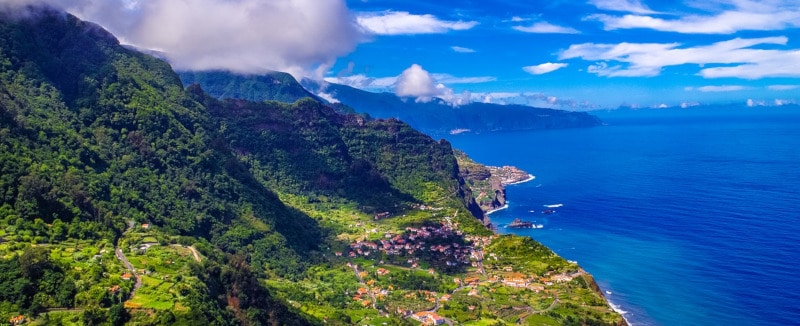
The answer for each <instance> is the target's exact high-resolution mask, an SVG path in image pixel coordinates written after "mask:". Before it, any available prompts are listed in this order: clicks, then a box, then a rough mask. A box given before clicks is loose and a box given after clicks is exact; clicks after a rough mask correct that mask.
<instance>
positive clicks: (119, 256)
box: [114, 221, 142, 300]
mask: <svg viewBox="0 0 800 326" xmlns="http://www.w3.org/2000/svg"><path fill="white" fill-rule="evenodd" d="M133 226H134V222H133V221H128V229H126V230H125V232H124V233H123V234H125V233H128V232H130V231H131V230H132V229H133ZM114 254H115V255H116V256H117V259H119V261H121V262H122V264H123V265H125V268H127V269H128V270H129V271H130V272H131V274H133V278H135V279H136V283H134V284H133V290H131V293H130V296H128V299H129V300H130V299H131V298H133V296H134V295H135V294H136V290H137V289H139V288H140V287H142V278H141V277H139V274H138V273H136V268H135V267H133V264H131V262H130V261H128V257H125V253H123V252H122V249H120V248H119V241H117V245H116V246H114Z"/></svg>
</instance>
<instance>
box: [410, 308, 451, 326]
mask: <svg viewBox="0 0 800 326" xmlns="http://www.w3.org/2000/svg"><path fill="white" fill-rule="evenodd" d="M411 319H414V320H416V321H418V322H420V323H422V324H423V325H441V324H444V322H445V320H444V318H442V317H441V316H439V315H437V314H436V313H435V312H432V311H420V312H418V313H415V314H413V315H411Z"/></svg>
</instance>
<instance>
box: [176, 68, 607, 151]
mask: <svg viewBox="0 0 800 326" xmlns="http://www.w3.org/2000/svg"><path fill="white" fill-rule="evenodd" d="M180 76H181V79H182V80H183V83H184V85H185V86H188V85H190V84H193V83H197V84H199V85H200V86H201V87H202V88H203V90H204V91H206V92H207V93H208V94H210V95H212V96H214V97H217V98H237V99H246V100H251V101H265V100H274V101H281V102H294V101H296V100H299V99H301V98H303V97H312V98H314V99H316V100H318V101H326V100H324V99H322V98H320V97H319V96H317V95H314V94H320V93H325V94H330V95H331V96H332V97H333V98H335V99H336V100H338V101H340V102H341V103H342V104H343V105H341V106H340V107H349V108H352V109H353V110H354V111H356V112H359V113H366V114H368V115H369V116H371V117H373V118H380V119H388V118H396V119H399V120H402V121H404V122H406V123H408V124H409V125H411V126H412V127H414V128H416V129H418V130H420V131H423V132H425V133H427V134H430V135H436V136H441V135H445V134H448V133H459V132H473V133H485V132H495V131H520V130H537V129H560V128H577V127H593V126H598V125H601V124H602V121H600V119H599V118H597V117H595V116H593V115H590V114H588V113H585V112H571V111H564V110H555V109H545V108H535V107H530V106H524V105H500V104H491V103H470V104H467V105H461V106H453V105H451V104H449V103H447V102H445V101H444V100H441V99H434V100H433V101H430V102H416V101H415V100H414V99H409V98H401V97H398V96H397V95H395V94H392V93H372V92H368V91H364V90H360V89H357V88H353V87H350V86H345V85H340V84H334V83H327V82H317V81H313V80H309V79H305V80H303V81H302V84H301V83H298V82H297V81H296V80H295V79H294V78H293V77H292V76H291V75H289V74H286V73H281V72H273V73H269V74H266V75H251V76H242V75H235V74H232V73H228V72H222V71H215V72H183V73H180Z"/></svg>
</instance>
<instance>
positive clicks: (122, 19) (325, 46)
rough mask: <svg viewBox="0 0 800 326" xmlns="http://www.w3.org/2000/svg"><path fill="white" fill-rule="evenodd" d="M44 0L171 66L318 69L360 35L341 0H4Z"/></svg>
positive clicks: (33, 0) (298, 73) (26, 0)
mask: <svg viewBox="0 0 800 326" xmlns="http://www.w3.org/2000/svg"><path fill="white" fill-rule="evenodd" d="M11 1H15V2H16V3H48V4H50V5H52V6H55V7H57V8H62V9H64V10H66V11H68V12H70V13H73V14H75V15H76V16H78V17H80V18H81V19H84V20H88V21H92V22H96V23H98V24H100V25H101V26H103V27H105V28H106V29H108V30H109V31H110V32H112V33H113V34H114V35H116V36H117V37H118V38H120V40H121V41H122V42H125V43H129V44H131V45H134V46H136V47H139V48H144V49H151V50H158V51H162V52H163V53H164V54H165V56H166V57H167V58H168V60H169V61H170V63H171V64H172V65H173V66H174V67H175V68H176V69H179V70H182V69H185V70H210V69H224V70H231V71H235V72H240V73H262V72H266V71H269V70H281V71H287V72H290V73H292V74H293V75H295V76H296V77H299V76H303V75H314V74H315V73H316V74H319V73H320V72H322V71H324V70H326V69H327V68H328V67H329V66H330V65H331V64H332V63H333V62H334V61H335V60H336V58H337V57H339V56H342V55H345V54H347V53H349V52H350V51H352V50H353V49H354V48H355V46H356V44H357V43H358V42H359V41H360V40H361V38H362V37H363V36H362V35H361V34H360V31H359V29H358V27H357V26H355V24H354V23H353V21H352V16H351V14H350V12H349V10H348V9H347V6H346V5H345V2H344V0H272V1H261V0H192V1H188V0H148V1H132V0H103V1H95V0H24V1H23V0H11Z"/></svg>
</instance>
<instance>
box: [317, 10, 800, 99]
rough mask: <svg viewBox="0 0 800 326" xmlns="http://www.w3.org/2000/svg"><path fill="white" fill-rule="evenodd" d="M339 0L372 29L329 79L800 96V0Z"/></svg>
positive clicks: (564, 93) (626, 93)
mask: <svg viewBox="0 0 800 326" xmlns="http://www.w3.org/2000/svg"><path fill="white" fill-rule="evenodd" d="M347 4H348V7H349V8H350V9H351V10H352V11H353V12H354V13H355V15H356V17H357V18H356V19H357V22H359V23H360V25H361V26H362V27H364V28H365V29H366V30H367V31H370V32H371V35H370V38H369V41H366V42H364V43H361V44H359V45H358V46H357V48H356V49H355V50H354V51H353V52H352V53H350V54H348V55H346V56H344V57H342V58H340V59H339V60H337V63H336V65H334V66H333V67H332V69H331V72H330V73H329V74H328V77H329V78H328V80H331V81H339V82H344V83H348V82H349V83H350V84H352V85H354V86H359V87H362V88H370V89H382V90H385V91H391V90H392V89H393V87H396V85H394V84H392V83H391V78H392V77H394V76H397V75H398V74H399V73H400V72H402V71H403V70H405V69H406V68H408V67H409V66H411V65H412V64H417V65H419V66H421V68H422V69H424V70H425V71H427V72H429V73H430V74H432V75H433V78H434V79H435V80H436V81H437V82H440V83H442V84H444V86H446V87H447V88H449V89H452V91H453V93H454V94H462V93H463V92H464V91H468V92H470V93H471V94H470V95H471V97H472V98H473V100H480V98H481V97H486V96H491V95H492V94H496V95H495V96H492V99H491V100H493V101H495V102H503V101H507V102H527V103H530V104H533V105H536V104H539V105H543V106H547V105H553V106H563V107H574V108H576V109H580V108H587V107H617V106H620V105H634V106H640V107H655V106H660V105H668V106H677V105H681V104H684V105H692V104H694V103H698V102H699V103H720V102H722V103H726V102H737V103H746V102H747V100H748V99H749V100H751V103H753V104H754V105H757V104H760V103H764V104H782V103H790V102H791V103H794V102H797V101H798V100H800V33H798V31H799V30H798V27H800V2H798V1H684V2H679V1H677V2H676V1H631V0H590V1H585V2H584V1H435V2H427V1H394V0H382V1H381V0H377V1H376V0H370V1H361V0H350V1H348V2H347ZM387 77H388V79H385V78H387ZM382 78H384V79H382ZM371 81H372V83H370V82H371ZM519 93H530V94H527V96H526V95H525V94H523V95H520V94H519ZM515 94H516V95H515ZM537 101H538V102H542V101H544V102H546V103H537Z"/></svg>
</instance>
